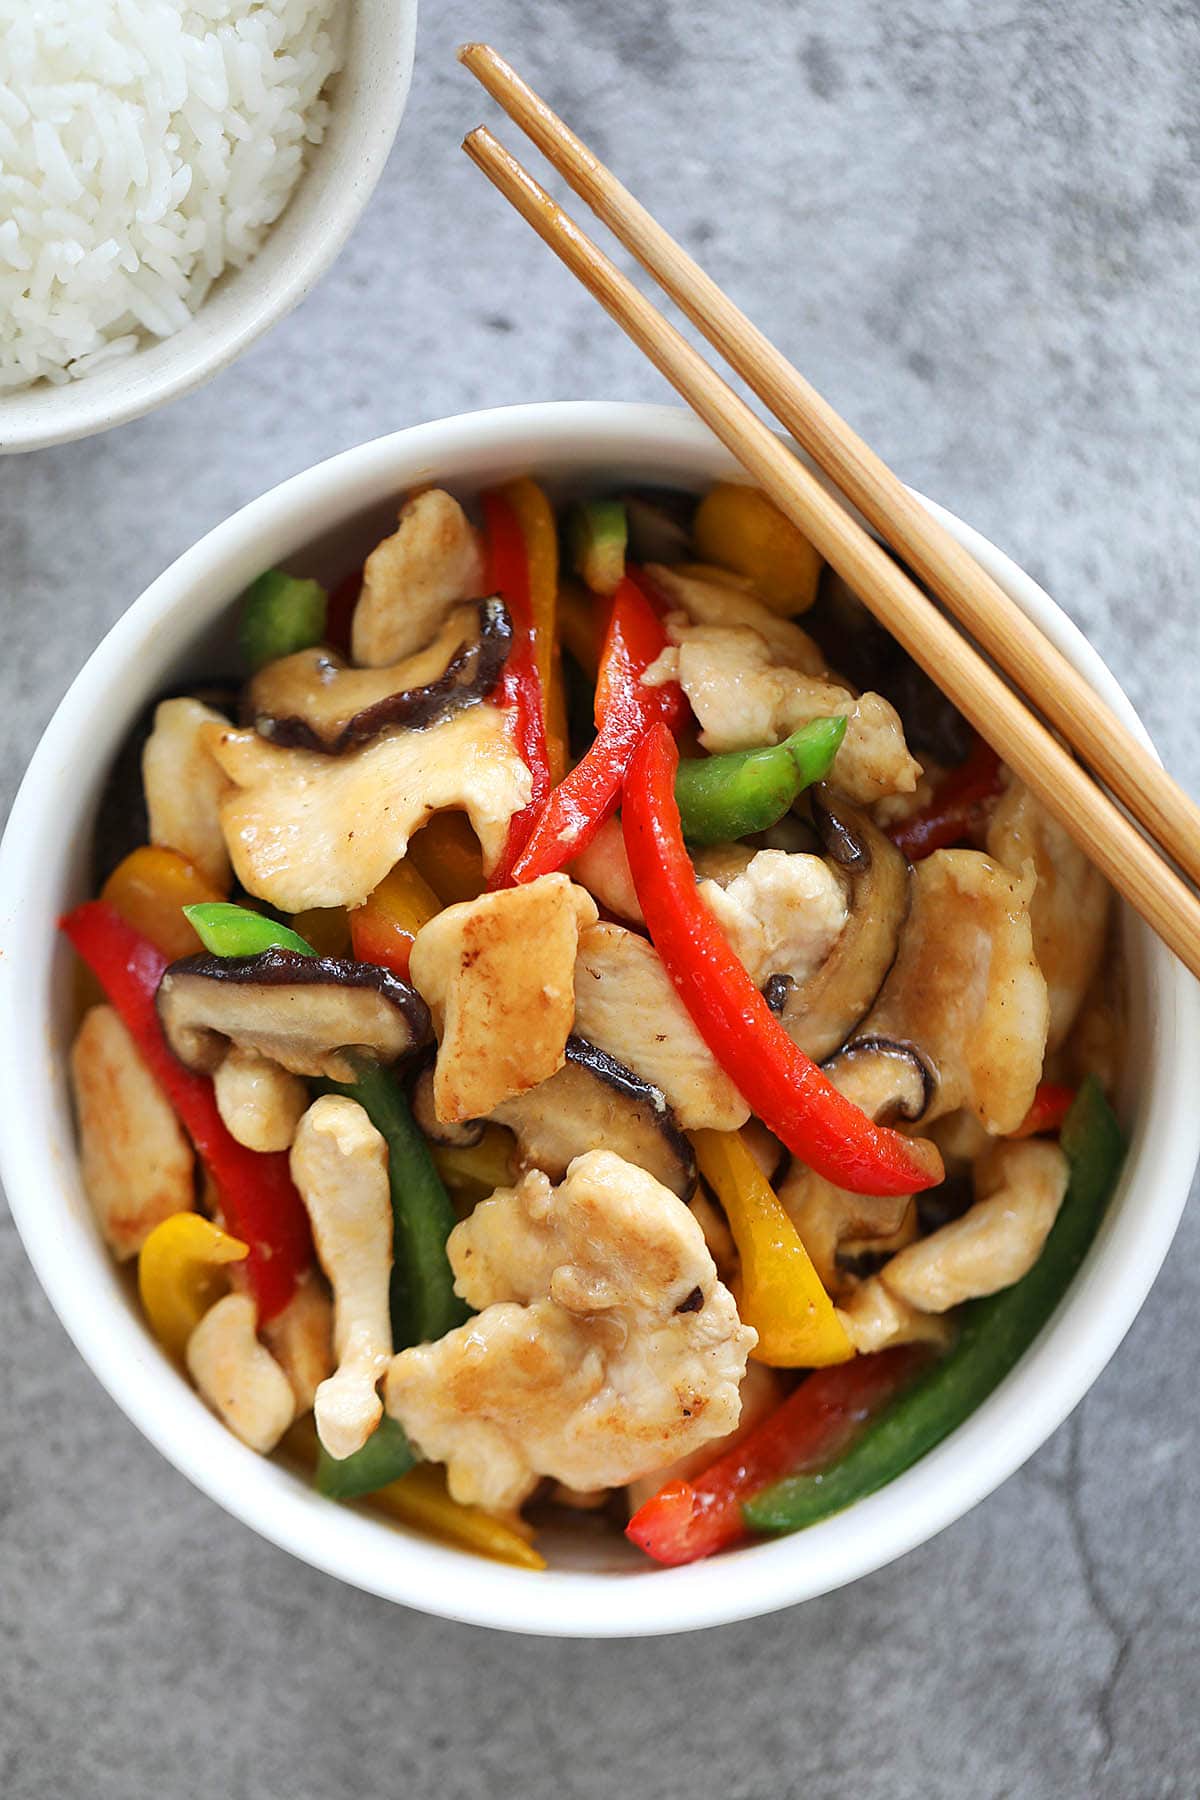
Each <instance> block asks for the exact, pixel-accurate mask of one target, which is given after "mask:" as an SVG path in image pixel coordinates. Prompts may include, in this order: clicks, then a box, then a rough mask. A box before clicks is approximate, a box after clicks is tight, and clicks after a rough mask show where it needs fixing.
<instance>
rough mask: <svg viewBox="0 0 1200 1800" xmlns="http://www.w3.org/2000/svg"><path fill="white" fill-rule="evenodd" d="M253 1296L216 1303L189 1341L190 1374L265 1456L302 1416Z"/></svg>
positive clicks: (238, 1434)
mask: <svg viewBox="0 0 1200 1800" xmlns="http://www.w3.org/2000/svg"><path fill="white" fill-rule="evenodd" d="M257 1317H258V1315H257V1310H256V1308H255V1305H254V1302H253V1300H252V1299H251V1298H250V1296H249V1294H226V1295H225V1297H224V1298H223V1299H221V1300H218V1301H217V1303H216V1305H215V1306H210V1307H209V1309H208V1311H207V1312H206V1313H205V1315H204V1317H203V1318H202V1319H201V1321H200V1323H199V1324H198V1325H197V1327H196V1329H195V1330H194V1331H193V1332H192V1335H191V1337H190V1338H189V1339H188V1341H187V1354H186V1360H187V1368H188V1374H189V1375H190V1376H191V1378H192V1380H193V1381H194V1382H195V1384H196V1386H197V1387H198V1388H199V1390H200V1393H201V1394H202V1395H203V1397H204V1399H205V1400H206V1401H207V1402H208V1404H209V1406H210V1407H211V1408H212V1410H213V1411H214V1412H215V1413H216V1414H217V1416H218V1418H220V1419H223V1420H224V1422H225V1424H226V1425H228V1427H229V1429H230V1431H232V1432H233V1433H234V1435H235V1437H240V1438H241V1440H242V1442H243V1444H248V1445H249V1446H250V1448H251V1450H257V1451H258V1453H259V1455H260V1456H267V1455H269V1453H270V1452H271V1451H272V1450H273V1449H274V1448H275V1446H276V1444H277V1443H278V1442H279V1440H280V1438H281V1437H282V1436H283V1434H284V1432H285V1431H286V1430H287V1428H288V1426H289V1425H290V1424H291V1422H292V1420H293V1419H294V1418H295V1416H296V1398H295V1395H294V1394H293V1393H292V1387H291V1383H290V1382H289V1381H288V1378H287V1376H286V1375H285V1374H284V1372H283V1370H282V1369H281V1368H280V1366H279V1364H278V1363H277V1362H276V1361H275V1358H274V1357H273V1356H272V1355H271V1352H270V1351H269V1350H268V1349H267V1347H266V1345H265V1344H261V1343H260V1342H259V1340H258V1335H257V1332H256V1330H255V1325H256V1321H257Z"/></svg>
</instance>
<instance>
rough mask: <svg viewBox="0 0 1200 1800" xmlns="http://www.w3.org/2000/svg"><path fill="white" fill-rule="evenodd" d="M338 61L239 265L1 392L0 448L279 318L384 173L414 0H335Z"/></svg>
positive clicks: (228, 350)
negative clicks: (64, 376) (99, 362)
mask: <svg viewBox="0 0 1200 1800" xmlns="http://www.w3.org/2000/svg"><path fill="white" fill-rule="evenodd" d="M346 8H347V29H346V47H345V56H344V61H343V66H342V68H341V71H340V72H339V74H338V75H337V76H336V78H335V81H334V84H333V87H332V90H331V98H332V105H331V111H330V119H329V126H328V129H327V130H326V133H325V136H324V138H323V139H322V141H321V143H320V144H319V145H317V146H316V147H315V148H311V147H310V149H309V153H308V159H307V164H306V167H305V169H304V172H303V174H302V175H301V177H300V180H299V182H298V183H297V184H296V188H295V191H294V193H293V194H292V197H291V199H290V201H289V202H288V205H287V208H286V210H285V211H284V213H283V215H282V216H281V218H280V219H279V221H278V223H277V224H275V225H274V226H272V228H271V230H270V231H269V232H268V233H267V235H266V237H265V238H264V240H263V244H262V247H261V249H260V250H259V252H258V254H257V255H256V256H255V257H254V258H253V260H252V261H251V262H249V263H247V265H246V267H245V268H244V269H230V270H228V271H227V272H226V273H225V274H224V275H222V276H221V278H220V280H219V281H218V282H217V283H216V285H215V287H214V288H213V289H212V292H211V293H210V294H209V295H208V297H207V299H206V300H205V302H204V304H203V306H202V307H201V308H200V309H199V311H198V312H197V313H196V315H195V317H194V318H193V319H192V320H191V322H190V323H189V324H187V325H185V326H184V327H183V329H182V330H181V331H177V332H176V333H175V334H174V335H173V336H172V337H168V338H162V339H147V341H146V343H145V344H144V345H142V346H141V347H140V348H138V349H137V350H135V351H134V352H133V353H132V355H130V356H126V357H122V358H120V359H119V360H118V361H117V362H115V363H112V364H110V365H109V366H107V367H103V366H102V367H100V368H98V369H96V370H95V371H94V372H93V373H92V374H90V375H85V376H81V377H80V379H79V380H78V381H68V382H65V383H64V384H62V385H61V386H57V385H53V384H51V383H50V382H46V381H39V382H36V383H34V385H33V386H31V387H27V388H18V389H15V390H13V391H12V392H3V393H0V455H3V454H5V453H7V452H10V451H16V450H39V449H42V448H44V447H45V446H46V445H48V444H65V443H68V442H70V441H71V439H73V438H81V437H90V436H92V435H93V433H95V432H98V431H107V430H109V428H110V427H111V426H113V425H123V424H125V423H126V422H127V421H128V420H129V419H137V418H140V417H141V415H142V414H143V413H148V412H152V411H153V410H154V408H155V407H156V406H161V405H162V404H163V402H164V401H165V400H174V399H175V398H177V396H179V395H180V394H188V393H191V391H192V389H193V388H198V387H199V386H201V384H202V383H203V382H205V381H208V380H209V378H210V377H211V376H213V375H216V374H217V373H218V371H219V370H221V369H223V368H225V367H226V365H227V364H229V363H231V362H233V360H234V358H235V357H238V356H240V355H241V354H242V351H243V350H246V349H248V348H249V347H250V345H251V344H252V343H253V342H254V340H255V339H256V338H258V337H261V336H262V334H263V332H264V331H269V330H270V328H271V326H272V325H276V324H278V322H279V320H280V319H282V318H283V317H284V315H285V314H286V313H289V312H291V310H292V308H293V307H294V306H298V305H299V303H300V301H301V300H303V298H304V296H305V295H306V294H307V293H308V292H309V290H310V288H312V287H313V286H314V284H315V283H316V282H317V281H318V280H319V278H320V277H321V276H322V275H323V274H324V273H325V270H326V269H327V268H328V267H329V265H330V263H332V261H333V259H334V257H335V256H336V255H337V253H338V251H339V250H340V249H341V247H342V245H343V244H344V243H345V241H346V239H347V238H348V237H349V235H350V233H351V231H352V230H353V228H354V226H355V225H356V224H357V222H358V218H359V215H360V214H361V212H362V210H363V208H364V207H365V206H366V204H367V201H368V200H369V199H370V197H371V193H372V190H373V189H374V187H375V183H376V182H377V181H378V180H379V177H380V175H381V174H382V173H383V165H384V163H385V162H386V161H387V158H388V152H389V151H390V149H391V147H392V142H393V139H394V138H395V136H396V132H397V130H398V128H399V125H400V120H401V117H402V115H403V113H404V105H405V101H406V100H407V98H408V88H409V82H410V80H411V79H412V67H413V51H414V46H415V39H416V29H417V0H346Z"/></svg>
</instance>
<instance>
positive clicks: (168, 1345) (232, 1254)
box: [138, 1212, 250, 1362]
mask: <svg viewBox="0 0 1200 1800" xmlns="http://www.w3.org/2000/svg"><path fill="white" fill-rule="evenodd" d="M249 1254H250V1246H249V1245H248V1244H244V1243H243V1242H242V1241H241V1239H240V1238H235V1237H230V1235H229V1233H228V1232H227V1231H222V1230H221V1228H220V1226H219V1225H214V1224H213V1223H212V1221H211V1219H204V1218H201V1216H200V1214H199V1213H192V1212H188V1213H176V1214H175V1215H174V1217H173V1218H170V1219H164V1220H163V1221H162V1224H161V1225H156V1226H155V1227H154V1230H153V1231H152V1232H151V1233H150V1236H149V1237H148V1238H147V1239H146V1241H145V1243H144V1244H143V1245H142V1248H141V1253H140V1255H139V1256H138V1294H139V1296H140V1297H141V1302H142V1308H143V1310H144V1312H145V1314H146V1317H147V1319H148V1320H149V1321H150V1329H151V1331H152V1332H153V1333H154V1335H155V1337H156V1338H157V1339H158V1341H159V1343H160V1344H161V1345H162V1347H163V1349H164V1350H166V1351H167V1352H168V1354H169V1355H171V1356H173V1357H174V1358H175V1360H176V1361H177V1362H182V1361H183V1353H184V1351H185V1350H186V1349H187V1341H188V1339H189V1338H190V1337H191V1335H192V1333H193V1331H195V1329H196V1327H197V1325H198V1324H199V1323H200V1321H201V1319H202V1318H203V1317H204V1315H205V1313H206V1312H207V1311H208V1309H209V1307H210V1306H211V1305H212V1304H213V1302H214V1301H215V1300H219V1299H220V1298H221V1295H222V1294H223V1293H224V1292H225V1291H226V1290H227V1288H228V1286H229V1282H228V1280H227V1279H226V1277H225V1275H224V1273H223V1271H224V1269H225V1268H226V1267H227V1266H228V1265H229V1264H230V1263H237V1262H244V1261H245V1259H246V1257H247V1256H249Z"/></svg>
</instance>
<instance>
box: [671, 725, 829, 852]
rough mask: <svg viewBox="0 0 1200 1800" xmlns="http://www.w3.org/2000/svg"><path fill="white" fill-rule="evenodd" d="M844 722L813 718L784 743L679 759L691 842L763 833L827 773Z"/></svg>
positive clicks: (679, 798) (682, 810) (679, 792)
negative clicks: (762, 747) (798, 797)
mask: <svg viewBox="0 0 1200 1800" xmlns="http://www.w3.org/2000/svg"><path fill="white" fill-rule="evenodd" d="M845 735H846V721H845V719H843V718H838V719H813V720H812V721H811V722H810V723H809V724H808V725H802V726H801V727H800V730H799V731H794V732H793V733H792V735H791V737H789V738H785V739H784V740H783V742H782V744H772V745H768V746H766V747H765V748H764V749H761V750H731V751H729V752H728V753H727V754H726V755H724V756H698V757H694V758H691V759H689V760H688V761H686V762H681V763H680V765H679V769H678V771H677V773H676V776H675V800H676V803H677V804H678V807H679V817H680V820H681V822H682V824H683V835H684V837H685V839H686V840H687V842H688V843H689V844H729V843H732V842H733V841H734V840H735V839H736V838H743V837H749V836H750V835H751V833H752V832H755V831H767V830H769V829H770V827H771V826H772V825H774V824H775V823H776V821H777V820H779V819H782V817H783V815H784V813H785V812H787V811H788V809H789V807H791V806H792V805H793V804H794V802H795V800H796V798H797V796H798V795H799V794H800V793H802V792H803V790H804V789H805V788H806V787H811V785H812V783H813V782H814V781H823V780H824V778H825V776H826V775H828V773H829V770H830V768H831V767H832V764H833V759H834V757H835V756H836V755H837V752H838V748H839V746H840V745H841V741H842V739H843V738H844V737H845Z"/></svg>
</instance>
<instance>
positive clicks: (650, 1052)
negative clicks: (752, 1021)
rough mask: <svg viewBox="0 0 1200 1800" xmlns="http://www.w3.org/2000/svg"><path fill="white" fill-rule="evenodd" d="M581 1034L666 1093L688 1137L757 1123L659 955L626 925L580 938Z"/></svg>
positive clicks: (586, 933)
mask: <svg viewBox="0 0 1200 1800" xmlns="http://www.w3.org/2000/svg"><path fill="white" fill-rule="evenodd" d="M575 1030H576V1031H577V1032H578V1033H579V1035H580V1036H581V1037H584V1038H586V1039H587V1040H588V1042H589V1043H592V1044H598V1045H599V1046H600V1048H601V1050H607V1051H608V1053H609V1055H610V1056H615V1057H616V1058H617V1061H618V1062H622V1063H624V1064H625V1066H626V1068H629V1069H632V1070H633V1071H634V1073H635V1074H637V1075H640V1076H641V1077H642V1079H643V1080H644V1081H649V1082H652V1083H653V1085H654V1086H655V1087H657V1088H660V1089H661V1090H662V1092H663V1093H664V1094H665V1095H666V1098H667V1102H668V1104H669V1105H670V1106H671V1107H672V1108H673V1110H674V1112H675V1116H676V1118H677V1119H678V1121H679V1123H680V1125H682V1126H683V1128H684V1130H685V1131H699V1130H702V1129H704V1128H705V1127H706V1126H707V1127H710V1128H711V1129H712V1130H714V1131H735V1130H736V1129H737V1128H738V1126H739V1125H744V1124H745V1122H746V1120H747V1119H748V1118H749V1116H750V1108H749V1107H748V1106H747V1105H746V1102H745V1101H744V1100H743V1099H742V1097H741V1095H740V1094H739V1093H738V1091H737V1089H736V1088H735V1087H734V1085H733V1083H732V1082H731V1081H730V1079H729V1077H728V1075H726V1073H725V1071H724V1070H723V1069H722V1068H721V1065H720V1064H719V1063H718V1062H717V1060H716V1058H715V1057H714V1056H713V1053H712V1051H711V1050H710V1049H709V1048H708V1045H707V1044H706V1043H705V1042H704V1039H703V1038H702V1037H701V1036H700V1033H699V1032H698V1031H697V1030H696V1027H695V1026H694V1025H693V1024H692V1020H691V1016H690V1014H689V1013H688V1010H687V1008H686V1007H685V1006H684V1004H683V1001H682V1000H681V999H680V998H679V995H678V994H677V993H676V992H675V989H674V987H673V985H672V983H671V978H670V976H669V975H668V974H667V971H666V970H665V969H664V968H663V965H662V962H661V961H660V959H659V955H658V952H657V950H655V949H654V947H653V945H652V944H648V943H647V942H646V940H645V938H642V937H639V936H638V935H637V933H636V932H633V931H626V929H625V927H624V926H623V925H608V924H598V925H592V926H590V927H589V928H588V929H587V930H586V931H584V932H582V933H581V934H580V939H579V958H578V961H577V962H576V965H575Z"/></svg>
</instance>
